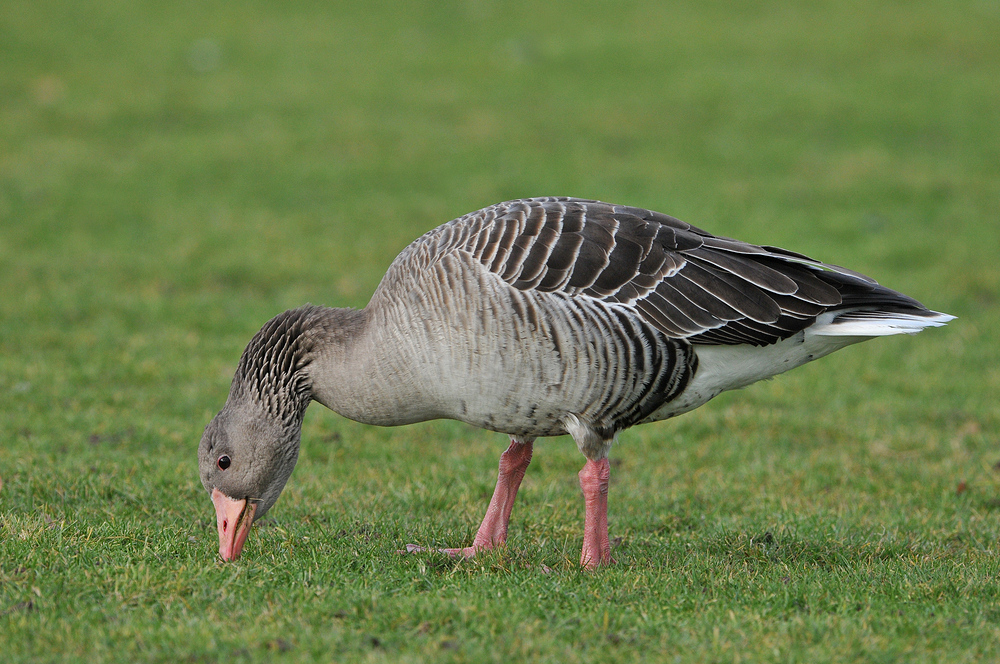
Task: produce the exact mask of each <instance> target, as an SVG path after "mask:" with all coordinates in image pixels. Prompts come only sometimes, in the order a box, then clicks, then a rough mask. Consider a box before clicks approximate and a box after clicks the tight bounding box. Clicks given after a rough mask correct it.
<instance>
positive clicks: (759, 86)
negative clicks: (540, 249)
mask: <svg viewBox="0 0 1000 664" xmlns="http://www.w3.org/2000/svg"><path fill="white" fill-rule="evenodd" d="M343 4H346V3H311V2H283V3H266V2H250V3H242V4H233V3H214V2H197V3H195V2H139V3H121V2H110V1H107V0H104V1H95V2H87V3H78V2H64V3H60V2H56V1H54V0H52V1H50V0H39V1H34V2H24V1H21V0H13V1H12V2H7V3H5V4H4V5H3V7H0V479H2V482H3V484H2V488H0V653H2V654H0V659H2V660H3V661H4V662H29V661H31V662H35V661H38V662H47V661H52V662H74V661H79V662H116V661H127V662H134V661H152V662H209V661H236V662H268V661H278V660H280V661H302V662H306V661H318V662H331V661H337V662H343V661H376V662H378V661H386V662H397V661H403V662H420V661H435V662H437V661H443V662H481V661H495V662H510V661H532V662H534V661H543V662H597V661H608V662H616V661H621V662H632V661H636V660H646V661H650V662H664V661H665V662H702V661H714V662H730V661H732V662H748V661H786V662H808V663H815V662H827V661H852V660H854V661H866V662H896V661H899V662H914V661H949V662H983V661H991V660H997V659H1000V589H998V578H1000V556H998V550H997V542H998V538H1000V472H998V471H997V470H996V469H995V467H994V466H995V464H996V463H997V462H998V461H1000V450H998V449H997V446H996V443H997V432H998V431H1000V407H998V397H1000V368H998V367H1000V345H998V343H997V332H996V330H997V329H1000V307H998V303H1000V268H998V265H1000V263H998V257H1000V249H998V247H1000V86H998V85H997V72H998V71H1000V39H998V38H997V36H998V35H1000V10H998V9H997V5H996V3H995V2H988V1H985V0H976V1H969V2H964V1H962V2H956V1H955V0H939V1H931V0H928V1H926V2H896V3H891V2H885V3H870V2H860V1H858V2H854V1H851V0H848V1H847V2H819V1H816V2H798V3H771V2H766V3H756V2H703V3H695V2H690V3H663V2H652V1H650V2H644V3H635V4H631V5H628V6H625V7H624V8H623V7H621V6H617V5H616V6H614V7H612V3H606V4H605V3H578V2H553V3H546V4H544V5H542V4H541V3H538V6H533V5H532V4H529V3H517V2H509V3H489V2H482V1H480V2H472V1H470V2H465V3H456V2H443V3H416V2H414V3H410V4H409V5H405V6H404V5H401V3H355V4H356V6H354V7H344V6H342V5H343ZM533 195H574V196H583V197H592V198H600V199H604V200H610V201H614V202H620V203H628V204H634V205H641V206H645V207H650V208H653V209H657V210H661V211H664V212H668V213H671V214H674V215H676V216H679V217H680V218H682V219H685V220H688V221H690V222H692V223H695V224H697V225H699V226H702V227H705V228H707V229H709V230H712V231H714V232H717V233H720V234H725V235H730V236H735V237H739V238H741V239H746V240H751V241H756V242H762V243H769V244H777V245H780V246H785V247H788V248H790V249H794V250H797V251H801V252H805V253H808V254H811V255H814V256H816V257H817V258H820V259H823V260H826V261H830V262H834V263H839V264H845V265H848V266H850V267H853V268H856V269H859V270H861V271H864V272H867V273H869V274H872V275H873V276H875V277H876V278H878V279H879V280H880V281H882V282H883V283H885V284H887V285H890V286H892V287H895V288H898V289H900V290H902V291H904V292H906V293H908V294H911V295H913V296H915V297H917V298H918V299H920V300H922V301H924V302H925V303H926V304H928V306H931V307H932V308H935V309H939V310H942V311H947V312H949V313H952V314H955V315H958V316H959V318H958V320H956V321H955V322H954V323H952V324H951V325H950V326H949V327H947V328H945V329H942V330H931V331H928V332H926V333H924V334H921V335H919V336H918V337H915V338H893V339H886V340H881V341H876V342H872V343H868V344H864V345H862V346H857V347H853V348H850V349H848V350H845V351H842V352H840V353H838V354H837V355H835V356H833V357H830V358H826V359H824V360H821V361H819V362H816V363H813V364H811V365H808V366H806V367H803V368H802V369H799V370H796V371H794V372H792V373H790V374H788V375H785V376H781V377H779V378H778V379H776V380H774V381H770V382H768V383H764V384H759V385H756V386H754V387H752V388H749V389H747V390H744V391H741V392H739V393H735V394H728V395H723V396H722V397H720V398H718V399H717V400H716V401H715V402H713V403H711V404H709V405H708V406H706V407H704V408H702V409H700V410H698V411H696V412H694V413H691V414H688V415H685V416H683V417H681V418H679V419H677V420H675V421H672V422H664V423H659V424H657V425H650V426H646V427H640V428H637V429H634V430H631V431H629V432H626V433H625V434H624V435H623V436H622V437H621V445H620V446H619V447H618V448H617V449H616V450H615V451H614V452H613V458H614V460H615V466H614V467H613V470H612V473H613V474H612V487H611V534H612V537H613V538H620V544H619V546H618V547H617V548H616V550H615V555H616V557H617V559H618V561H619V564H618V565H617V566H616V567H614V568H611V569H608V570H604V571H601V572H599V573H597V574H588V573H584V572H581V571H580V570H579V569H578V567H577V564H576V561H577V559H578V556H579V546H580V544H581V539H582V534H581V531H582V513H583V504H582V499H581V497H580V495H579V488H578V485H577V480H576V472H577V470H578V469H579V467H580V466H581V465H582V457H580V455H579V453H578V452H577V451H576V450H575V447H574V445H573V444H572V442H571V441H569V440H568V439H553V440H546V441H542V442H540V444H539V445H538V446H537V447H536V452H535V461H534V463H533V465H532V467H531V468H530V469H529V471H528V475H527V478H526V480H525V484H524V487H523V488H522V492H521V495H520V498H519V503H518V505H517V506H516V507H515V510H514V517H513V520H512V524H511V540H510V544H509V546H508V547H507V548H506V549H504V550H502V551H499V552H495V553H493V554H491V555H486V556H483V557H482V558H480V559H477V560H473V561H461V562H456V561H451V560H449V559H446V558H444V557H442V556H437V555H419V556H399V555H397V553H396V551H397V549H399V548H400V547H402V546H403V545H404V544H406V543H408V542H418V543H422V544H427V545H458V544H467V543H469V542H470V541H471V539H472V535H473V533H474V530H475V528H476V526H477V525H478V522H479V519H480V518H481V516H482V512H483V511H484V510H485V507H486V503H487V501H488V498H489V494H490V491H491V490H492V483H493V480H494V478H495V472H496V462H497V458H498V456H499V454H500V452H501V451H502V450H503V449H504V447H505V444H506V442H505V441H504V440H503V439H502V437H501V436H498V435H495V434H489V433H485V432H480V431H477V430H474V429H472V428H469V427H466V426H465V425H461V424H457V423H452V422H434V423H427V424H423V425H415V426H409V427H404V428H399V429H374V428H370V427H365V426H362V425H358V424H355V423H352V422H349V421H346V420H344V419H342V418H339V417H338V416H336V415H334V414H332V413H329V412H327V411H323V410H321V407H319V406H314V407H313V409H311V410H310V412H309V413H308V414H307V416H306V423H305V427H304V431H303V445H302V454H301V457H300V462H299V465H298V468H297V469H296V471H295V474H294V475H293V477H292V480H291V482H290V483H289V486H288V488H287V489H286V491H285V493H284V495H283V496H282V498H281V500H280V501H279V503H278V505H277V506H276V508H275V509H274V510H273V511H272V513H271V514H270V515H269V517H268V519H267V520H266V521H265V522H264V523H263V524H261V525H262V527H258V528H255V531H254V533H252V534H251V537H250V540H249V542H248V545H247V547H246V551H245V554H244V557H243V558H242V559H241V560H240V561H239V562H238V563H235V564H222V563H220V562H218V561H217V560H216V557H215V554H216V548H217V539H216V535H215V531H214V514H213V512H212V507H211V503H210V501H209V500H208V497H207V496H206V495H205V493H204V491H203V489H202V487H201V485H200V483H199V481H198V478H197V472H196V459H195V452H196V447H197V443H198V440H199V437H200V435H201V430H202V428H203V427H204V425H205V424H206V423H207V422H208V420H209V419H210V417H211V416H212V415H213V414H214V412H215V411H216V410H217V409H218V408H220V407H221V405H222V403H223V401H224V399H225V395H226V392H227V389H228V384H229V380H230V378H231V375H232V371H233V369H234V368H235V364H236V361H237V359H238V357H239V353H240V352H241V350H242V348H243V346H244V344H245V343H246V342H247V341H248V340H249V338H250V336H251V335H252V334H253V333H254V332H255V331H256V330H257V329H258V328H259V326H260V325H261V324H262V323H263V322H264V321H265V320H267V319H268V318H270V317H271V316H273V315H274V314H276V313H278V312H280V311H282V310H284V309H286V308H290V307H293V306H297V305H299V304H302V303H304V302H307V301H311V302H315V303H323V304H328V305H335V306H345V305H349V306H362V305H363V304H364V303H365V302H366V300H367V297H368V295H369V294H370V293H371V291H372V290H373V289H374V287H375V286H376V284H377V283H378V280H379V278H380V276H381V274H382V273H383V271H384V270H385V268H386V266H387V265H388V264H389V262H390V261H391V259H392V258H393V256H394V255H395V254H396V252H398V251H399V250H400V249H401V248H402V247H404V246H405V245H406V244H407V243H408V242H409V241H410V240H412V239H413V238H415V237H416V236H417V235H418V234H420V233H421V232H423V231H425V230H427V229H429V228H431V227H433V226H435V225H437V224H439V223H441V222H443V221H446V220H448V219H451V218H453V217H455V216H458V215H459V214H462V213H465V212H467V211H470V210H474V209H477V208H479V207H481V206H484V205H487V204H490V203H493V202H497V201H500V200H503V199H507V198H512V197H522V196H533Z"/></svg>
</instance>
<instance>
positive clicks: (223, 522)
mask: <svg viewBox="0 0 1000 664" xmlns="http://www.w3.org/2000/svg"><path fill="white" fill-rule="evenodd" d="M228 527H229V520H228V519H223V520H222V530H223V531H225V530H226V528H228Z"/></svg>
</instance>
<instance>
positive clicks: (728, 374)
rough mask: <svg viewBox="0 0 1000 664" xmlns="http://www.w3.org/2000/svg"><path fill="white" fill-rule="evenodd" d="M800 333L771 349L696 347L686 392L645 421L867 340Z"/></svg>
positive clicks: (690, 408) (674, 413)
mask: <svg viewBox="0 0 1000 664" xmlns="http://www.w3.org/2000/svg"><path fill="white" fill-rule="evenodd" d="M810 330H811V328H810V329H806V330H803V331H802V332H799V333H798V334H795V335H793V336H791V337H789V338H787V339H784V340H782V341H779V342H777V343H775V344H773V345H770V346H749V345H741V346H695V354H696V355H697V356H698V369H697V371H696V372H695V375H694V378H692V379H691V382H690V383H688V386H687V388H686V389H685V390H684V391H683V392H682V393H681V394H680V395H679V396H678V397H677V398H676V399H674V400H673V401H671V402H670V403H666V404H664V405H663V406H662V407H661V408H659V409H658V410H656V411H655V412H654V413H653V414H652V415H650V416H649V417H648V418H647V419H646V420H645V421H646V422H655V421H657V420H664V419H667V418H668V417H673V416H675V415H680V414H681V413H686V412H688V411H689V410H694V409H695V408H697V407H698V406H701V405H702V404H704V403H706V402H707V401H709V400H710V399H712V398H714V397H716V396H718V395H719V394H720V393H722V392H724V391H726V390H735V389H737V388H740V387H746V386H747V385H750V384H752V383H756V382H757V381H759V380H764V379H765V378H770V377H772V376H777V375H778V374H780V373H783V372H785V371H788V370H789V369H794V368H795V367H798V366H801V365H803V364H805V363H806V362H811V361H812V360H815V359H817V358H820V357H823V356H824V355H829V354H830V353H832V352H833V351H835V350H839V349H841V348H843V347H845V346H849V345H851V344H854V343H857V342H859V341H864V340H865V339H867V338H868V337H856V336H850V337H838V336H823V335H818V334H814V333H811V331H810Z"/></svg>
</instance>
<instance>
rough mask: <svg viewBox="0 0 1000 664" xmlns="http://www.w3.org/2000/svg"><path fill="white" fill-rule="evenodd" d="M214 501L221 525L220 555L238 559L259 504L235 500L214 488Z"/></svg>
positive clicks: (217, 518)
mask: <svg viewBox="0 0 1000 664" xmlns="http://www.w3.org/2000/svg"><path fill="white" fill-rule="evenodd" d="M212 502H213V503H215V518H216V521H217V522H218V525H219V557H220V558H222V559H223V560H236V559H237V558H239V557H240V552H242V551H243V543H244V542H246V541H247V535H249V534H250V526H251V524H253V514H254V512H256V511H257V504H256V503H251V502H249V501H247V500H234V499H233V498H230V497H229V496H227V495H225V494H224V493H222V492H221V491H219V490H218V489H212Z"/></svg>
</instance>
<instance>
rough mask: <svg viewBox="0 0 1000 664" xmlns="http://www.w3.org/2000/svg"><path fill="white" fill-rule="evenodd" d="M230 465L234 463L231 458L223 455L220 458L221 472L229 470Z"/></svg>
mask: <svg viewBox="0 0 1000 664" xmlns="http://www.w3.org/2000/svg"><path fill="white" fill-rule="evenodd" d="M230 463H232V461H231V460H230V458H229V457H228V456H227V455H225V454H223V455H222V456H220V457H219V461H218V465H219V470H225V469H226V468H229V464H230Z"/></svg>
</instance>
